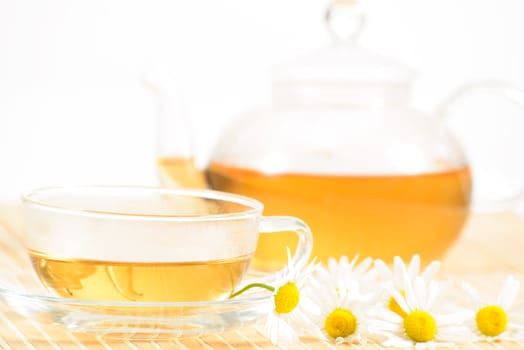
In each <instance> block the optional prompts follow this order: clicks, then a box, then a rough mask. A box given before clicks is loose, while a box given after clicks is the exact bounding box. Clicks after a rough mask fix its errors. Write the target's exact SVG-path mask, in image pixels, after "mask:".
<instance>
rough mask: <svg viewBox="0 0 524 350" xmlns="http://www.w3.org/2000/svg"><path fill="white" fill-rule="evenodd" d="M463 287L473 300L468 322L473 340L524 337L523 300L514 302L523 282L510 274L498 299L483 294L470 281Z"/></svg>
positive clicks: (521, 338) (516, 338) (519, 338)
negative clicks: (485, 297) (487, 297)
mask: <svg viewBox="0 0 524 350" xmlns="http://www.w3.org/2000/svg"><path fill="white" fill-rule="evenodd" d="M462 287H463V289H464V291H465V293H466V294H467V296H468V297H469V300H470V301H471V302H472V304H473V308H472V310H471V312H470V313H469V315H468V316H469V317H468V319H467V321H466V325H467V326H468V328H469V329H470V330H471V331H472V333H473V340H487V341H491V340H496V339H504V340H523V339H524V304H521V305H518V306H517V305H515V301H516V298H517V295H518V293H519V289H520V283H519V282H518V281H517V280H516V279H515V278H514V277H512V276H509V277H508V278H507V279H506V281H505V282H504V285H503V286H502V289H501V290H500V293H499V295H498V297H497V299H496V300H494V301H490V300H487V299H483V298H481V296H480V295H479V293H478V291H477V290H476V289H475V288H473V287H472V286H471V285H469V284H467V283H465V282H464V283H463V284H462Z"/></svg>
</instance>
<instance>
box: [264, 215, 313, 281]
mask: <svg viewBox="0 0 524 350" xmlns="http://www.w3.org/2000/svg"><path fill="white" fill-rule="evenodd" d="M258 230H259V232H260V233H261V234H268V233H269V234H271V233H278V232H282V231H293V232H295V233H296V235H297V237H298V244H297V249H296V251H295V254H294V255H293V258H292V260H291V262H292V264H293V266H298V267H301V266H305V265H306V264H307V262H308V261H309V258H310V257H311V251H312V250H313V235H312V234H311V229H310V228H309V226H308V225H307V224H306V223H305V222H304V221H302V220H300V219H298V218H295V217H293V216H263V217H262V218H261V220H260V224H259V227H258ZM276 274H278V272H277V273H276ZM276 274H272V275H270V276H268V277H267V278H266V279H265V280H266V281H269V280H271V279H273V278H274V277H275V276H276Z"/></svg>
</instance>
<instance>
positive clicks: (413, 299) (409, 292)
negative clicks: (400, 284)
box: [397, 280, 418, 312]
mask: <svg viewBox="0 0 524 350" xmlns="http://www.w3.org/2000/svg"><path fill="white" fill-rule="evenodd" d="M406 282H407V283H406V285H405V286H404V292H405V293H406V297H405V298H404V300H405V301H406V304H407V306H408V307H409V309H408V310H404V311H406V312H409V311H410V310H415V309H417V308H418V305H417V304H418V303H417V296H416V295H415V291H414V290H413V286H412V283H411V281H409V280H408V281H406ZM397 303H398V301H397ZM399 305H400V304H399Z"/></svg>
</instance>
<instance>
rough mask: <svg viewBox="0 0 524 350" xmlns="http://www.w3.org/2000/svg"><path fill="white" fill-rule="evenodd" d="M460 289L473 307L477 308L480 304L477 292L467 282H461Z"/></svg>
mask: <svg viewBox="0 0 524 350" xmlns="http://www.w3.org/2000/svg"><path fill="white" fill-rule="evenodd" d="M462 289H463V290H464V292H465V293H466V294H467V295H468V297H469V298H470V299H472V301H473V303H474V305H475V307H478V306H479V305H480V303H481V300H480V295H479V292H478V291H477V290H476V289H475V288H473V286H472V285H471V284H469V283H467V282H462Z"/></svg>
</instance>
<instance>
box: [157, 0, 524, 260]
mask: <svg viewBox="0 0 524 350" xmlns="http://www.w3.org/2000/svg"><path fill="white" fill-rule="evenodd" d="M326 21H327V24H328V28H329V30H330V31H331V32H332V34H333V36H334V37H335V39H336V40H335V43H334V44H333V45H332V46H330V47H327V48H324V49H321V50H318V51H316V52H313V53H312V54H309V55H306V56H303V57H298V58H297V59H295V60H292V61H290V62H287V63H284V64H280V65H277V66H275V68H274V70H273V72H272V73H273V74H272V94H273V100H272V104H271V105H270V106H268V107H267V108H265V109H261V110H256V111H251V112H249V113H247V114H246V115H244V116H243V117H242V118H239V119H238V121H237V122H236V123H234V124H233V125H231V126H230V127H229V129H227V131H226V132H225V133H224V134H223V135H222V137H221V138H220V141H219V142H218V144H217V145H216V147H215V148H214V151H213V153H212V156H211V160H210V162H209V164H208V166H207V169H205V170H199V169H197V168H196V167H195V165H194V163H193V155H192V153H191V149H190V144H191V140H190V137H189V134H188V133H187V132H186V131H187V127H186V125H185V119H184V118H185V116H184V114H183V113H178V112H177V101H173V100H169V99H167V98H166V95H165V91H160V90H157V92H158V94H157V95H158V96H159V97H160V100H159V102H160V104H159V105H160V107H161V108H160V121H161V122H160V142H161V144H160V155H159V159H158V169H159V174H160V178H161V181H162V184H163V185H165V186H169V187H176V186H185V187H211V188H212V189H215V190H220V191H227V192H233V193H238V194H242V195H246V196H249V197H253V198H256V199H258V200H259V201H261V202H262V203H263V204H264V206H265V211H264V212H265V214H266V215H293V216H297V217H300V218H302V219H303V220H304V221H306V222H307V224H308V225H309V226H310V227H311V229H312V232H313V236H314V248H313V255H314V256H317V257H318V259H319V260H320V261H322V262H327V260H328V258H329V257H335V258H338V257H340V256H343V255H346V256H350V257H351V256H353V255H354V254H357V253H358V254H360V255H361V256H372V257H375V258H383V259H388V260H389V259H391V258H392V257H393V256H395V255H399V256H401V257H404V258H408V257H410V256H411V255H412V254H414V253H419V254H421V256H422V258H423V259H425V260H427V259H434V258H439V257H441V256H442V254H443V253H444V252H445V251H446V249H447V248H449V247H450V245H451V244H452V243H453V242H454V241H455V240H456V238H457V237H458V235H459V233H460V231H461V229H462V227H463V225H464V223H465V221H466V218H467V216H468V211H469V207H470V198H471V190H472V178H471V173H470V168H469V166H468V161H467V159H466V158H465V156H464V153H463V151H462V148H461V146H460V144H459V143H458V142H457V140H456V139H455V138H454V136H453V135H452V134H451V133H450V131H448V129H447V128H446V125H445V123H444V120H443V118H440V117H439V115H440V114H439V113H435V114H434V115H427V114H424V113H421V112H419V111H416V110H414V109H412V108H411V107H410V105H409V95H410V87H411V81H412V79H413V77H414V74H413V71H412V70H411V69H410V68H409V67H406V66H405V65H403V64H400V63H397V62H395V61H393V60H391V59H389V58H386V57H383V56H380V55H378V54H375V53H372V52H370V51H368V50H365V49H363V48H361V47H360V46H358V44H357V43H356V38H357V36H358V33H359V31H360V29H361V27H362V24H363V15H362V13H361V11H360V10H359V8H358V7H357V6H356V5H355V4H354V3H353V2H352V1H350V2H348V1H335V2H334V3H333V4H332V5H331V6H330V7H329V8H328V10H327V12H326ZM485 87H488V88H495V89H496V91H497V92H502V93H509V94H512V95H511V97H513V98H514V99H518V100H519V102H520V103H523V101H524V98H522V96H524V95H523V94H522V92H521V91H517V90H514V89H513V88H510V87H507V86H502V85H500V86H496V85H492V84H491V85H490V84H488V85H483V86H482V85H481V86H469V87H466V88H464V89H462V90H460V91H458V92H457V93H455V94H454V95H451V97H450V98H449V99H448V101H447V102H446V103H445V104H443V106H446V105H448V104H450V103H453V102H454V101H455V100H456V99H458V98H460V97H461V96H462V95H463V94H465V93H468V92H469V91H471V89H477V88H485ZM265 236H268V237H262V238H261V241H260V242H259V246H258V249H257V253H256V256H255V259H254V262H253V263H254V265H255V267H256V268H257V269H267V270H272V269H275V268H277V267H280V266H281V265H282V264H283V263H284V262H285V261H286V256H284V255H277V254H276V253H275V252H281V251H285V250H283V249H280V247H281V246H285V245H287V246H290V248H291V250H293V246H294V245H295V244H296V243H295V242H294V240H295V239H296V238H295V235H294V234H292V233H290V234H289V236H288V237H287V238H283V235H275V236H274V237H272V236H271V235H265Z"/></svg>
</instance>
